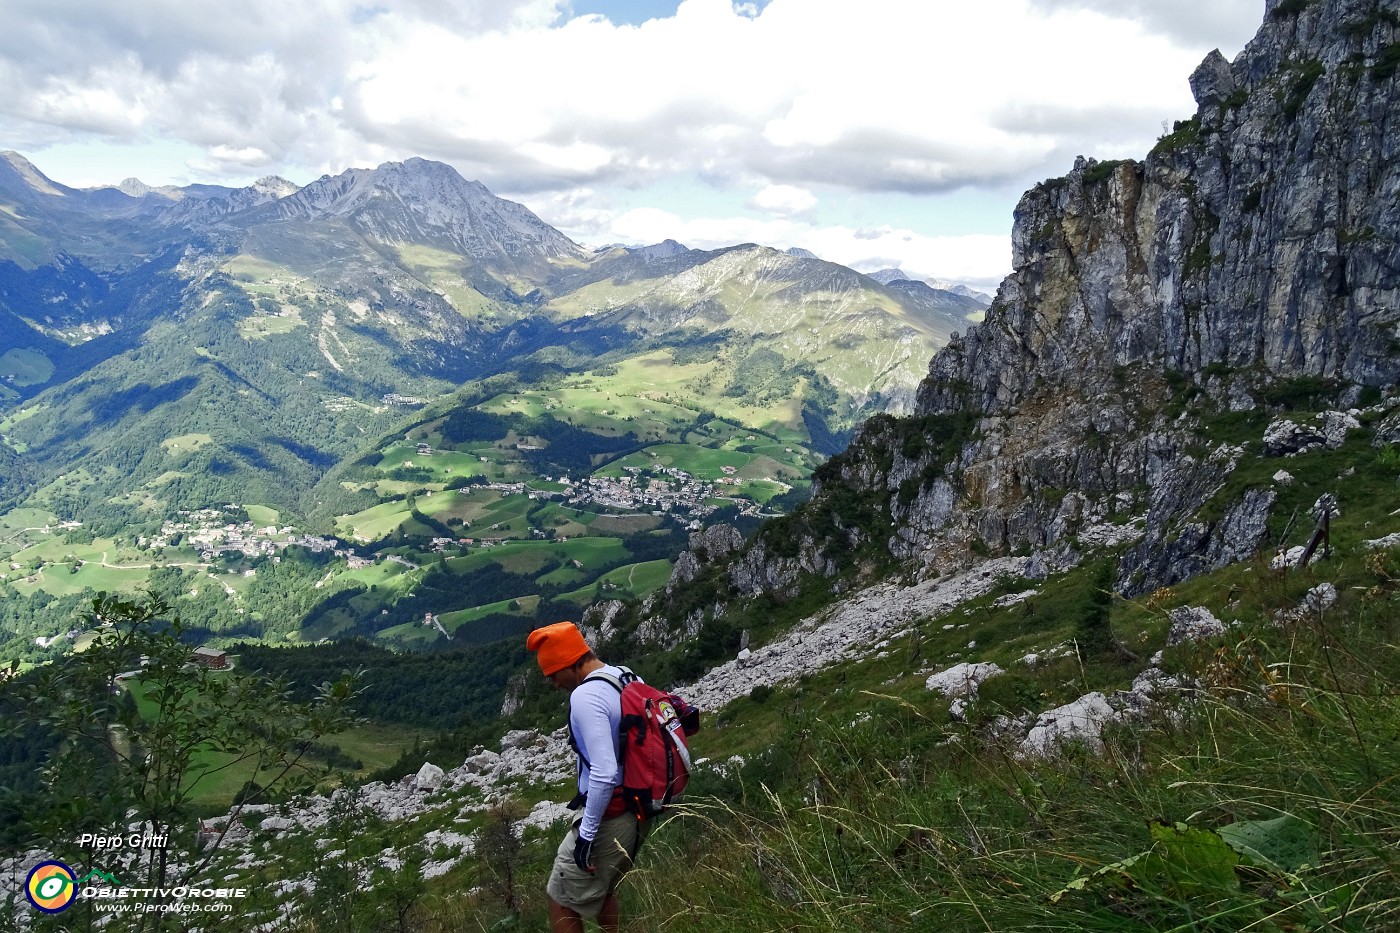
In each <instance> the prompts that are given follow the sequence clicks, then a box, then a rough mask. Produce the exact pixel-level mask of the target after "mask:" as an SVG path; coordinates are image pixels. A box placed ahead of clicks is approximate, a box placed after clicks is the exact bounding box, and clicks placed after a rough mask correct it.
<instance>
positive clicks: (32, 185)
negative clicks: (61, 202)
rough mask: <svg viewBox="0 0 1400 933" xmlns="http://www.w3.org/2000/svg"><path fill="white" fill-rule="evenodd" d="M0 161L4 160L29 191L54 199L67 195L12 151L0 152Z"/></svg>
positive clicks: (60, 187) (62, 189) (32, 165)
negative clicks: (48, 195)
mask: <svg viewBox="0 0 1400 933" xmlns="http://www.w3.org/2000/svg"><path fill="white" fill-rule="evenodd" d="M0 159H4V160H5V161H6V162H8V163H9V165H10V169H11V171H12V172H13V173H14V175H15V176H17V177H18V179H19V181H20V182H22V183H23V184H24V186H25V187H26V188H29V189H30V190H31V191H37V192H39V193H40V194H51V195H54V196H56V197H63V196H64V195H66V194H67V193H68V192H67V191H66V190H64V188H63V186H61V185H59V184H57V183H56V182H54V181H53V180H52V179H50V178H49V177H48V176H46V175H45V174H44V173H43V172H41V171H39V169H37V168H36V167H35V166H34V163H33V162H30V161H29V160H28V159H26V158H25V157H24V156H22V155H20V154H19V153H18V152H15V151H14V150H13V149H6V150H4V151H2V152H0Z"/></svg>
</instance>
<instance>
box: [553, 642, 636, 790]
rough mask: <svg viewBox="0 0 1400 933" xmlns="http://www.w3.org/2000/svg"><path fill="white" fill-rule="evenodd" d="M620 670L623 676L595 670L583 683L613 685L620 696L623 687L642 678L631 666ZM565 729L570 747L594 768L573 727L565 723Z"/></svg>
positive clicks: (581, 759)
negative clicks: (592, 681)
mask: <svg viewBox="0 0 1400 933" xmlns="http://www.w3.org/2000/svg"><path fill="white" fill-rule="evenodd" d="M619 670H621V671H622V676H621V677H618V676H617V675H616V674H613V673H612V672H610V671H607V670H604V669H601V668H600V669H598V670H596V671H594V672H593V673H591V674H589V675H588V676H587V677H585V678H583V683H588V682H589V681H590V680H596V681H601V682H602V683H605V684H607V685H608V686H610V687H612V688H613V689H614V690H616V691H617V695H618V696H622V688H623V687H625V686H627V685H628V684H630V683H632V682H633V681H636V680H641V678H640V677H638V676H637V675H636V674H635V673H633V671H632V669H631V668H630V667H619ZM565 731H566V732H567V733H568V736H569V747H570V748H572V749H573V750H574V754H575V755H578V758H579V761H580V762H582V763H583V764H585V765H588V767H589V768H592V767H593V765H591V764H589V762H588V757H587V756H586V755H584V753H583V747H582V746H581V745H579V744H578V741H577V740H576V739H575V738H574V730H573V728H572V727H571V726H569V725H568V724H567V723H565Z"/></svg>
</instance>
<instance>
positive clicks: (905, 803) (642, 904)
mask: <svg viewBox="0 0 1400 933" xmlns="http://www.w3.org/2000/svg"><path fill="white" fill-rule="evenodd" d="M1387 560H1389V558H1384V557H1382V558H1373V559H1372V562H1371V563H1372V565H1373V566H1372V567H1371V568H1370V571H1371V572H1368V573H1366V574H1365V576H1366V577H1367V578H1368V579H1369V581H1370V582H1371V583H1372V584H1373V585H1372V586H1371V587H1370V590H1369V591H1368V592H1367V593H1365V594H1364V595H1363V594H1359V593H1354V594H1352V595H1353V597H1354V598H1352V599H1351V600H1350V605H1347V603H1348V600H1346V599H1344V600H1343V603H1342V604H1341V605H1342V606H1343V608H1342V609H1340V610H1337V611H1332V610H1329V611H1327V612H1313V613H1311V614H1308V615H1305V616H1304V617H1301V618H1295V619H1291V620H1289V621H1286V622H1283V623H1279V622H1276V621H1275V620H1274V610H1275V609H1277V608H1282V606H1281V605H1279V606H1274V605H1267V604H1261V605H1258V606H1256V607H1255V608H1256V611H1255V612H1254V613H1253V614H1252V615H1253V621H1249V622H1246V623H1245V624H1243V625H1241V626H1240V627H1238V628H1235V629H1233V630H1232V631H1231V633H1230V634H1229V635H1227V636H1225V637H1222V638H1221V639H1217V640H1216V641H1214V642H1211V643H1206V644H1202V645H1197V646H1193V647H1189V648H1183V649H1178V650H1176V651H1175V653H1174V656H1172V657H1169V659H1168V663H1169V665H1170V666H1172V667H1173V668H1175V669H1177V670H1180V671H1183V672H1185V671H1190V672H1192V673H1193V675H1194V686H1193V688H1192V689H1190V690H1188V691H1184V692H1182V693H1180V694H1177V695H1175V696H1173V697H1170V698H1166V699H1164V700H1163V701H1162V702H1161V703H1160V704H1159V705H1158V706H1157V707H1156V708H1155V709H1154V711H1153V712H1152V713H1151V714H1150V715H1149V718H1148V719H1147V720H1146V721H1143V722H1139V723H1133V724H1131V725H1122V726H1119V727H1116V728H1113V729H1111V730H1110V731H1109V733H1108V734H1107V735H1106V741H1105V748H1104V749H1103V751H1102V752H1101V753H1092V752H1090V751H1089V750H1088V749H1085V748H1082V747H1080V748H1073V747H1071V748H1067V749H1065V750H1064V751H1063V753H1062V755H1061V756H1060V757H1058V758H1056V759H1054V760H1048V761H1047V760H1040V759H1032V758H1024V757H1022V756H1021V755H1020V754H1019V751H1018V749H1017V748H1016V747H1015V746H1014V744H1013V743H1012V742H1010V741H1009V740H1005V739H999V738H997V737H996V736H995V735H994V734H993V732H994V730H993V729H992V728H991V725H992V720H991V717H990V716H986V715H983V716H979V715H978V714H977V711H976V710H975V709H974V711H973V715H972V716H971V717H970V722H971V723H972V725H966V726H965V725H961V724H957V723H950V722H948V721H947V720H946V717H942V716H939V715H936V714H935V713H934V712H933V711H931V710H930V709H929V708H927V707H925V708H924V709H922V710H921V709H918V708H916V707H915V706H914V704H912V703H911V704H908V705H907V709H906V710H905V711H904V714H902V715H896V716H889V715H880V716H874V717H872V718H869V719H865V720H863V721H862V720H861V719H859V718H857V720H856V721H854V722H846V721H842V722H836V721H824V720H823V719H822V718H821V716H820V715H818V714H813V715H811V716H808V717H805V718H803V719H800V720H797V719H794V720H793V721H792V723H790V727H789V728H788V730H787V731H786V733H785V734H784V736H783V737H782V738H780V740H779V741H778V742H777V743H776V744H775V745H774V747H773V748H772V749H770V750H769V751H768V752H767V753H766V754H764V755H763V756H760V757H758V758H756V759H755V760H753V761H751V762H749V763H748V764H747V765H746V766H744V767H742V768H740V769H738V770H737V771H735V772H734V773H732V774H731V775H729V776H726V777H721V778H717V779H715V781H714V782H712V783H711V790H713V791H715V792H716V793H715V794H714V796H711V797H709V798H705V799H697V800H695V801H694V802H692V803H691V804H690V805H689V806H688V807H686V808H685V809H684V810H683V811H682V812H681V813H679V814H678V815H677V816H675V817H674V818H672V819H671V820H670V821H669V822H668V823H667V824H666V825H663V826H662V827H660V828H659V830H658V831H657V832H656V834H655V838H654V839H653V841H652V842H651V843H650V844H649V846H648V850H647V851H646V854H645V855H644V857H643V859H642V865H641V867H639V868H638V870H637V871H635V872H634V873H633V875H632V876H631V877H630V878H629V881H628V894H627V898H628V899H629V900H628V903H629V905H631V910H630V911H629V912H633V913H635V914H637V915H642V916H645V917H647V918H648V922H647V924H646V925H645V928H647V929H655V930H662V931H666V930H673V931H690V930H695V929H701V928H703V929H704V930H706V931H707V933H719V931H770V930H771V931H792V933H796V931H825V930H872V931H877V930H880V931H883V930H894V929H911V930H939V931H959V930H969V931H972V930H982V931H1005V930H1076V931H1078V930H1101V931H1126V930H1154V931H1158V930H1160V931H1167V930H1179V931H1187V930H1191V931H1230V933H1236V931H1242V930H1256V931H1274V930H1278V931H1282V930H1323V929H1327V930H1356V931H1362V930H1365V931H1376V930H1387V929H1400V741H1398V740H1400V688H1398V687H1397V685H1398V684H1400V650H1397V646H1396V644H1395V637H1394V636H1395V634H1396V632H1395V627H1396V623H1395V622H1394V621H1393V620H1394V618H1395V616H1396V615H1397V614H1396V613H1395V612H1394V610H1395V608H1396V606H1395V591H1394V585H1395V584H1394V581H1393V579H1389V578H1387V576H1386V573H1385V568H1386V567H1389V566H1390V565H1389V564H1387V563H1386V561H1387ZM1270 586H1273V585H1272V584H1270V583H1268V582H1267V581H1266V583H1265V584H1264V585H1262V586H1261V587H1260V592H1259V593H1257V594H1255V595H1259V596H1270V595H1273V596H1277V595H1278V593H1281V592H1282V591H1283V590H1284V589H1296V584H1294V585H1291V586H1289V587H1282V586H1274V588H1273V590H1270ZM1275 591H1277V592H1275ZM1290 605H1291V603H1290ZM1246 614H1249V613H1248V612H1246ZM881 709H884V710H886V711H887V710H888V705H887V704H886V705H882V706H881ZM843 718H844V717H843ZM641 928H642V927H637V929H641Z"/></svg>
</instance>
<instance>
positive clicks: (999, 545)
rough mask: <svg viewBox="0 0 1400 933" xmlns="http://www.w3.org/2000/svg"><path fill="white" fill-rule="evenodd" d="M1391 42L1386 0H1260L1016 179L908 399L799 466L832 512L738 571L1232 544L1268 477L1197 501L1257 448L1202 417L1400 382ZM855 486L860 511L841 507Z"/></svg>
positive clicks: (1138, 572)
mask: <svg viewBox="0 0 1400 933" xmlns="http://www.w3.org/2000/svg"><path fill="white" fill-rule="evenodd" d="M1397 40H1400V16H1397V14H1396V11H1395V8H1394V4H1393V3H1382V2H1374V0H1314V2H1303V3H1300V2H1288V0H1282V2H1271V3H1270V4H1269V5H1268V9H1267V12H1266V15H1265V20H1264V23H1263V26H1262V27H1261V29H1260V31H1259V33H1258V35H1257V36H1256V37H1255V38H1254V40H1253V41H1251V42H1250V43H1249V44H1248V46H1246V48H1245V49H1244V50H1243V51H1242V52H1241V53H1240V55H1239V56H1238V57H1237V58H1236V60H1235V61H1234V62H1233V63H1229V62H1226V61H1225V60H1224V58H1223V57H1222V56H1221V55H1220V54H1219V53H1218V52H1214V53H1212V54H1211V55H1210V56H1207V58H1206V59H1205V61H1204V62H1203V63H1202V64H1201V66H1200V67H1199V68H1198V69H1197V70H1196V71H1195V73H1194V74H1193V75H1192V76H1191V86H1192V90H1193V93H1194V94H1195V96H1196V99H1197V102H1198V105H1199V107H1198V110H1197V113H1196V114H1195V116H1194V117H1192V118H1191V119H1189V120H1186V121H1182V122H1179V123H1178V124H1177V126H1176V128H1175V130H1174V131H1173V132H1172V133H1171V134H1168V135H1167V136H1165V137H1163V138H1162V139H1161V140H1160V141H1159V143H1158V144H1157V146H1156V147H1155V148H1154V149H1153V151H1152V152H1151V153H1150V154H1149V155H1148V156H1147V158H1146V159H1145V160H1144V161H1142V162H1135V161H1124V162H1104V163H1100V162H1096V161H1094V160H1092V159H1080V160H1079V161H1077V162H1076V164H1075V167H1074V169H1073V170H1072V171H1071V172H1070V174H1069V175H1068V176H1066V177H1064V178H1058V179H1051V180H1049V181H1046V182H1044V183H1042V184H1040V185H1037V186H1036V187H1035V188H1034V189H1032V190H1031V191H1029V192H1028V193H1027V194H1026V195H1025V196H1024V197H1023V199H1022V200H1021V203H1020V204H1019V205H1018V207H1017V210H1016V215H1015V227H1014V231H1013V248H1014V263H1013V264H1014V269H1015V271H1014V272H1013V273H1012V274H1011V276H1009V277H1008V278H1007V279H1006V280H1005V281H1004V282H1003V284H1002V286H1001V287H1000V289H999V290H998V293H997V297H996V299H995V301H994V302H993V305H992V307H991V309H990V310H989V311H988V313H987V317H986V321H985V322H984V323H983V324H981V325H980V326H978V327H975V328H972V329H971V330H969V331H968V333H967V334H966V335H964V336H962V337H960V338H958V339H955V340H952V341H951V342H950V343H949V345H948V346H947V347H946V348H945V349H944V350H942V351H940V352H939V353H938V354H937V355H936V356H935V357H934V358H933V360H932V362H931V364H930V370H929V375H928V378H927V379H925V380H924V382H923V383H922V385H921V386H920V389H919V394H918V403H917V407H916V420H915V421H914V422H898V421H893V420H889V419H874V420H872V421H871V422H869V423H867V425H866V426H865V428H864V429H863V430H862V433H861V435H860V436H859V438H858V439H857V440H856V441H855V442H854V443H853V445H852V447H851V448H850V450H848V451H847V452H846V453H845V454H843V455H842V456H840V457H838V458H836V460H834V461H833V462H832V464H831V465H830V467H831V468H830V470H828V471H826V472H825V473H823V474H821V475H820V479H821V486H822V489H821V490H820V491H819V492H818V493H817V495H816V496H815V498H814V502H813V510H814V515H816V516H820V515H821V514H822V513H825V514H826V515H827V516H828V517H829V519H830V520H829V521H826V522H825V524H827V525H830V524H833V523H834V524H835V525H836V526H837V527H838V528H841V529H843V530H842V531H841V533H840V534H838V535H836V536H835V537H833V536H831V535H830V534H825V535H823V534H821V533H817V532H814V531H812V530H811V528H812V527H813V526H815V525H818V524H822V522H818V521H815V520H812V521H809V523H808V525H809V527H808V531H807V532H805V533H804V534H803V535H802V539H803V540H802V543H801V546H800V548H799V555H798V556H796V557H775V556H773V553H772V551H773V549H772V547H771V546H767V547H766V549H765V544H764V542H763V541H760V543H759V548H760V551H759V553H758V554H757V555H754V554H751V555H749V557H748V558H746V560H747V561H748V563H749V565H750V569H751V570H752V571H753V572H752V574H751V576H752V577H753V578H754V579H757V580H765V579H766V580H769V581H779V580H789V579H791V578H792V577H793V575H794V574H795V573H796V572H798V571H800V570H801V571H805V572H815V573H818V574H822V575H826V574H830V573H834V572H835V569H836V567H837V566H838V565H839V564H841V562H842V555H843V553H847V552H849V550H850V549H851V548H852V546H853V544H857V543H860V542H862V541H867V542H873V544H874V545H876V546H878V549H879V550H882V551H883V552H885V553H887V554H888V555H889V556H891V557H892V558H894V559H896V560H898V561H903V562H907V563H908V564H910V565H912V566H914V567H916V568H918V569H919V572H920V573H922V574H925V575H937V574H938V573H941V572H946V571H949V570H952V569H956V568H958V567H963V566H967V565H968V564H970V563H973V562H975V561H976V560H977V559H979V555H985V554H988V553H993V554H994V553H1008V552H1011V553H1025V552H1043V553H1051V552H1056V551H1064V550H1066V549H1072V548H1073V547H1074V544H1075V538H1076V534H1077V533H1078V530H1079V529H1080V528H1082V527H1084V526H1085V525H1087V524H1092V523H1094V522H1096V521H1102V520H1104V519H1105V518H1113V519H1114V520H1116V521H1127V520H1129V519H1135V520H1136V521H1137V524H1138V525H1139V526H1140V527H1142V528H1143V534H1144V541H1145V543H1144V545H1143V546H1141V547H1139V548H1138V549H1137V550H1135V551H1134V552H1133V553H1132V554H1131V555H1130V556H1129V557H1128V558H1125V559H1124V560H1123V562H1122V564H1121V565H1120V568H1119V576H1118V585H1119V587H1120V588H1121V589H1123V590H1125V591H1128V592H1140V591H1143V590H1147V589H1151V588H1154V587H1156V586H1160V585H1164V584H1167V583H1171V582H1173V581H1174V580H1178V579H1182V578H1183V577H1184V576H1189V575H1191V574H1193V573H1195V572H1199V570H1200V569H1202V568H1204V567H1209V566H1211V565H1214V564H1217V563H1218V562H1219V561H1223V560H1228V559H1234V558H1237V557H1239V556H1241V555H1245V554H1248V553H1251V552H1252V551H1253V550H1254V549H1255V548H1256V547H1257V546H1258V545H1259V543H1260V542H1261V540H1262V535H1263V531H1264V527H1265V521H1266V519H1267V516H1268V508H1269V505H1270V504H1271V502H1272V499H1271V498H1270V496H1269V494H1268V491H1267V489H1265V488H1263V487H1262V486H1259V485H1253V486H1251V487H1249V488H1245V489H1241V490H1235V491H1233V492H1232V493H1231V495H1232V497H1233V498H1231V500H1230V501H1229V502H1220V503H1217V506H1218V507H1217V508H1215V509H1214V510H1213V514H1212V515H1210V516H1200V515H1197V514H1196V513H1197V512H1198V510H1200V509H1201V507H1202V506H1203V505H1205V504H1206V503H1207V502H1208V501H1210V500H1211V499H1212V498H1213V497H1214V496H1215V495H1216V493H1218V492H1219V491H1220V490H1221V489H1222V487H1223V486H1224V484H1225V483H1226V480H1227V478H1229V477H1230V476H1231V475H1232V474H1234V473H1235V471H1236V470H1237V469H1238V468H1239V467H1240V466H1241V464H1242V463H1243V462H1246V461H1247V460H1248V459H1250V458H1253V456H1254V450H1250V451H1249V453H1248V454H1246V452H1245V450H1244V449H1243V448H1238V445H1236V444H1232V443H1229V442H1224V441H1222V440H1221V439H1220V438H1221V437H1222V430H1221V425H1222V424H1225V423H1227V422H1229V421H1230V419H1231V418H1232V417H1235V418H1238V417H1240V416H1242V415H1243V414H1244V413H1249V412H1255V413H1256V414H1261V415H1262V413H1264V412H1278V411H1282V410H1283V409H1284V408H1285V407H1287V406H1288V405H1289V404H1291V401H1293V400H1296V399H1298V398H1299V397H1301V396H1307V397H1309V398H1310V399H1311V400H1312V401H1314V402H1322V403H1323V404H1330V405H1331V406H1332V407H1335V408H1340V409H1342V410H1345V409H1348V408H1354V407H1356V405H1357V402H1358V400H1364V399H1370V400H1371V401H1372V402H1374V401H1375V400H1376V399H1379V398H1380V397H1381V396H1382V395H1383V394H1384V393H1385V392H1388V391H1391V390H1392V389H1393V387H1394V386H1395V384H1396V383H1397V381H1400V340H1397V337H1398V336H1400V331H1397V324H1400V209H1397V204H1400V199H1397V194H1400V159H1398V158H1397V156H1400V151H1397V146H1400V143H1397V141H1396V140H1397V137H1396V135H1395V134H1394V133H1392V132H1388V131H1387V127H1393V126H1395V125H1396V122H1397V120H1398V119H1400V94H1397V93H1396V84H1395V81H1394V72H1395V67H1394V60H1395V58H1396V57H1397V52H1396V50H1397V47H1398V46H1397ZM1266 420H1267V419H1266ZM1260 433H1261V434H1262V428H1261V429H1260ZM1259 440H1260V438H1254V440H1253V441H1251V443H1253V444H1256V445H1257V444H1258V441H1259ZM852 496H856V497H864V498H865V499H866V500H867V501H868V502H869V503H871V512H870V513H869V514H871V515H874V516H875V518H874V520H873V521H872V522H871V526H870V527H867V528H853V527H851V525H850V522H849V520H847V519H848V516H846V515H842V514H841V503H842V502H843V501H848V500H850V499H851V497H852Z"/></svg>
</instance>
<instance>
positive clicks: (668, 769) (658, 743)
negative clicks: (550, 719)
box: [570, 667, 700, 820]
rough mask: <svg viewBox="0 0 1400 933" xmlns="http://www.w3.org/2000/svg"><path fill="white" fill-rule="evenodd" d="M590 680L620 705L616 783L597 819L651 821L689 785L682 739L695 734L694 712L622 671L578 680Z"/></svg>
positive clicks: (696, 717)
mask: <svg viewBox="0 0 1400 933" xmlns="http://www.w3.org/2000/svg"><path fill="white" fill-rule="evenodd" d="M590 680H601V681H603V682H604V683H607V684H610V685H612V687H613V688H614V689H615V690H617V692H618V693H619V694H620V696H621V702H622V722H621V724H620V725H619V727H618V732H619V736H620V739H621V742H620V743H619V744H620V745H621V760H620V764H621V765H622V783H621V784H620V785H619V786H618V788H617V789H616V790H614V791H613V797H612V800H610V801H609V802H608V809H607V810H606V811H605V812H604V814H603V815H604V816H605V817H607V816H617V815H619V814H622V813H635V814H636V816H637V819H639V820H642V819H646V818H648V817H651V816H655V815H656V814H658V813H660V812H661V811H662V810H664V809H666V806H667V805H668V804H670V803H672V802H673V801H675V800H676V799H677V798H678V797H680V795H681V793H682V792H683V791H684V790H685V786H686V784H687V782H689V780H690V771H691V764H690V750H689V748H687V747H686V742H685V737H686V736H688V735H694V734H695V732H696V731H697V730H698V729H699V728H700V711H699V710H698V709H696V708H695V707H693V706H691V705H690V704H689V703H687V702H686V701H685V700H684V699H682V698H681V697H679V696H676V695H675V694H673V693H663V692H662V691H660V690H657V689H656V688H655V687H651V686H648V685H647V684H645V683H643V682H642V680H641V678H639V677H638V676H637V675H636V674H634V673H632V671H630V670H628V669H627V668H625V667H624V668H622V676H621V677H616V676H614V675H612V674H610V673H608V672H607V671H594V672H593V673H592V674H589V675H588V676H587V677H585V678H584V681H585V682H587V681H590ZM570 741H571V742H572V737H570ZM574 750H575V751H578V746H577V744H575V745H574ZM581 754H582V753H581V752H580V755H581Z"/></svg>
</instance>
